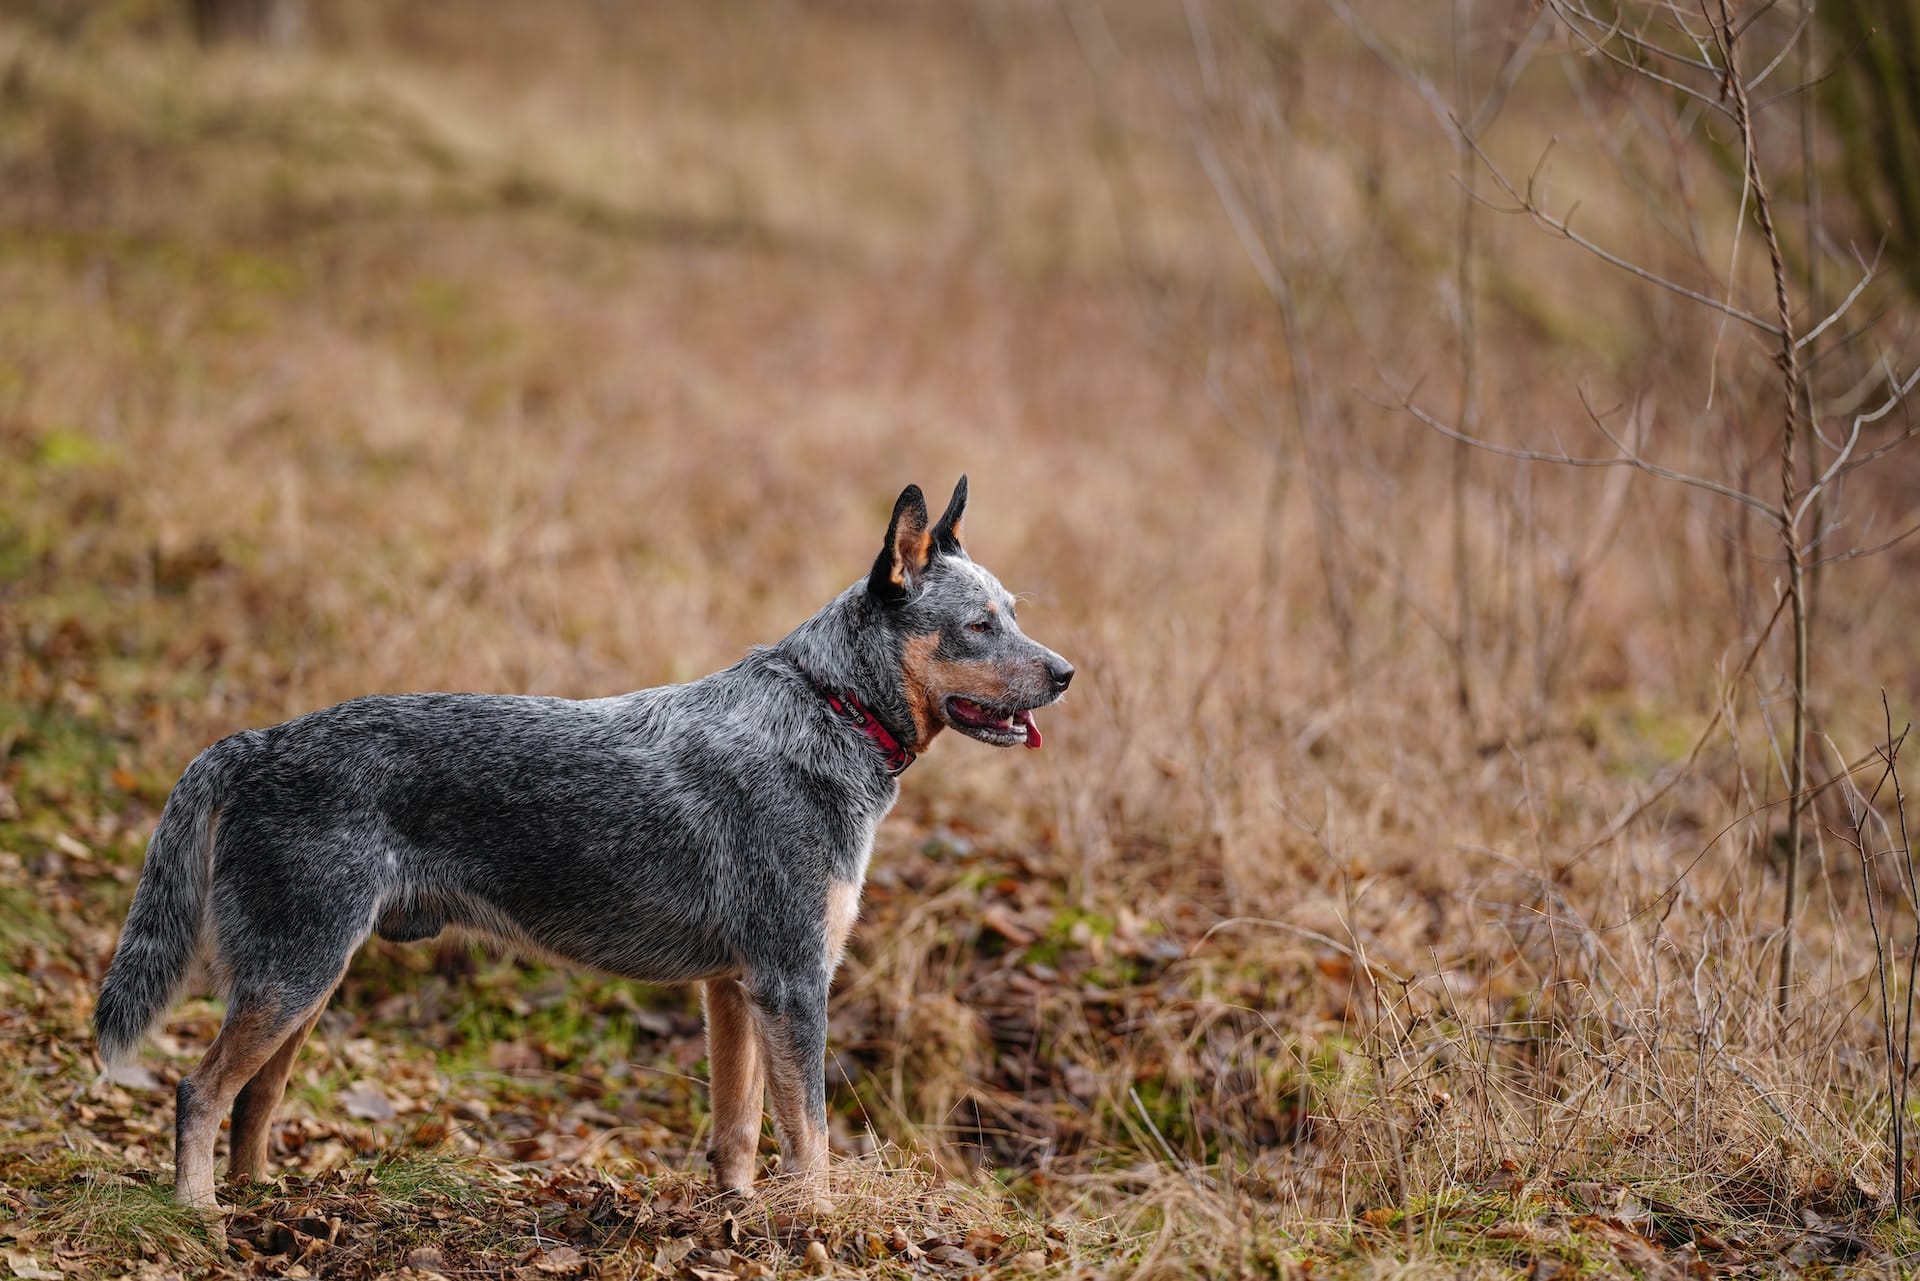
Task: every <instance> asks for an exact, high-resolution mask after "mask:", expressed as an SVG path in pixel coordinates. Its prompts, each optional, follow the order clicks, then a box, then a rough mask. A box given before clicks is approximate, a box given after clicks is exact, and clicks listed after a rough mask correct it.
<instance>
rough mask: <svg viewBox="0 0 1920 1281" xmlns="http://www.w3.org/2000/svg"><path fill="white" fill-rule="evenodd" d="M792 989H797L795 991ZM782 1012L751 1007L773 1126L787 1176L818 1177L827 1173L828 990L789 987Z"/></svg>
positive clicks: (796, 986) (820, 986)
mask: <svg viewBox="0 0 1920 1281" xmlns="http://www.w3.org/2000/svg"><path fill="white" fill-rule="evenodd" d="M796 988H797V989H798V990H796ZM785 997H786V1000H785V1001H784V1002H782V1005H781V1007H779V1008H773V1009H769V1008H767V1007H765V1006H763V1005H757V1004H756V1005H755V1006H753V1007H752V1008H753V1015H754V1025H755V1027H756V1028H757V1029H758V1030H759V1033H760V1053H761V1056H762V1058H764V1059H765V1061H766V1073H767V1087H768V1093H769V1095H770V1096H771V1098H772V1099H773V1127H774V1130H775V1131H776V1132H777V1133H778V1134H779V1135H780V1156H781V1166H782V1168H783V1169H785V1170H786V1172H787V1173H788V1174H799V1175H806V1176H808V1177H809V1178H816V1177H817V1178H821V1179H822V1181H823V1182H824V1176H825V1174H826V1171H827V1098H826V1085H827V1082H826V1049H827V991H826V981H825V979H824V977H822V978H821V980H820V981H819V986H818V989H817V991H816V990H810V989H809V988H804V987H799V985H795V988H789V989H788V990H787V992H786V993H785Z"/></svg>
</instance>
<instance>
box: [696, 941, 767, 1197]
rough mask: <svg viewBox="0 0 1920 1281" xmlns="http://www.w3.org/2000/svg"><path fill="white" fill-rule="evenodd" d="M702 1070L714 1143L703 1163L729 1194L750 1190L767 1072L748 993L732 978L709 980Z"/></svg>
mask: <svg viewBox="0 0 1920 1281" xmlns="http://www.w3.org/2000/svg"><path fill="white" fill-rule="evenodd" d="M705 989H706V991H705V994H706V1007H707V1066H708V1070H709V1072H710V1074H711V1076H712V1078H713V1079H712V1083H711V1090H710V1093H711V1097H712V1099H713V1145H712V1147H710V1148H709V1149H708V1150H707V1164H708V1165H710V1166H711V1167H712V1168H713V1181H714V1183H715V1184H716V1185H717V1186H719V1187H722V1188H726V1189H728V1190H729V1191H734V1192H745V1191H746V1190H747V1189H749V1188H751V1187H752V1186H753V1169H754V1164H755V1158H756V1156H757V1155H758V1153H759V1148H760V1106H761V1102H762V1100H763V1099H764V1097H765V1095H766V1088H767V1086H766V1074H765V1072H764V1071H763V1070H762V1067H761V1060H760V1043H759V1040H758V1037H757V1034H756V1033H755V1032H754V1028H753V1016H752V1015H751V1014H750V1013H749V1012H748V1009H747V994H746V992H745V991H744V990H742V989H741V987H740V984H739V983H738V982H736V981H735V980H733V979H708V980H707V982H706V985H705Z"/></svg>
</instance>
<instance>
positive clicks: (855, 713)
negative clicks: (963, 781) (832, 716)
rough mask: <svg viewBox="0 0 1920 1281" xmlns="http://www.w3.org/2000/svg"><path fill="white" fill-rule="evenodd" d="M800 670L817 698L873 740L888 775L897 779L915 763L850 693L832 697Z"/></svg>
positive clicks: (904, 749)
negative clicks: (883, 760)
mask: <svg viewBox="0 0 1920 1281" xmlns="http://www.w3.org/2000/svg"><path fill="white" fill-rule="evenodd" d="M801 670H802V673H803V674H804V675H805V676H806V678H807V680H808V682H809V683H810V684H812V686H813V688H814V689H815V690H816V691H818V692H819V695H820V697H822V698H824V699H826V700H827V706H828V707H831V708H832V709H833V710H834V712H835V713H836V714H837V715H838V716H839V717H840V719H842V720H844V721H849V722H851V723H853V724H855V725H858V726H859V727H860V729H861V730H862V731H863V732H864V733H865V734H866V736H867V737H868V738H870V739H872V740H873V743H874V746H875V747H878V748H879V749H880V751H881V752H882V753H883V754H884V755H885V756H886V758H887V773H888V775H890V776H891V777H894V778H898V777H900V775H902V774H904V773H905V772H906V769H907V766H909V765H911V764H913V762H914V760H915V757H914V754H913V753H912V752H910V751H908V750H907V749H906V748H904V747H902V746H901V745H900V740H899V739H897V738H895V737H894V736H893V734H892V733H891V732H890V731H889V730H888V729H887V727H886V726H885V725H882V724H881V723H880V718H879V717H877V716H875V715H874V714H873V713H872V712H870V711H868V710H867V709H866V708H864V707H862V706H861V705H860V700H859V699H857V698H855V697H854V696H853V694H852V693H851V692H847V693H838V694H836V693H835V692H834V691H832V690H830V689H828V688H827V687H826V686H825V685H823V684H821V683H820V682H819V681H818V680H816V679H814V675H813V673H812V672H808V671H806V670H805V669H804V668H803V669H801Z"/></svg>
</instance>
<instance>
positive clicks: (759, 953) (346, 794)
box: [94, 476, 1073, 1210]
mask: <svg viewBox="0 0 1920 1281" xmlns="http://www.w3.org/2000/svg"><path fill="white" fill-rule="evenodd" d="M966 502H967V481H966V477H964V476H963V477H961V478H960V483H959V485H958V486H956V487H955V489H954V491H953V500H952V501H951V502H950V503H949V504H948V506H947V509H946V512H945V513H944V514H943V515H942V516H941V517H940V519H939V520H938V521H937V522H931V523H930V522H929V518H928V512H927V505H926V500H925V499H924V498H923V497H922V496H921V493H920V489H919V487H918V486H912V485H910V486H908V487H907V489H906V490H905V492H903V493H902V494H901V495H900V499H899V501H898V502H896V503H895V504H894V508H893V519H892V522H891V523H890V524H889V525H888V527H887V537H886V542H885V544H884V545H883V546H882V547H881V549H880V554H879V556H878V557H877V558H876V559H875V561H874V563H873V568H872V570H871V572H870V573H868V574H867V576H866V577H865V578H863V579H861V580H860V581H858V582H856V583H854V584H853V585H852V586H851V587H848V588H847V589H846V590H845V591H843V592H841V593H840V595H839V596H837V597H835V598H834V600H833V601H832V602H831V603H829V604H828V605H827V607H826V608H825V609H822V610H821V611H820V612H819V613H817V614H815V615H814V616H813V617H812V618H809V619H808V620H807V621H806V622H804V623H802V624H801V625H800V626H799V627H798V628H796V629H795V630H794V631H793V633H792V634H791V635H789V636H788V637H787V638H786V639H785V640H783V641H781V642H780V643H779V644H777V645H773V646H770V647H766V648H756V649H754V650H753V651H752V652H750V653H749V654H748V655H747V656H746V657H745V658H743V659H741V660H740V661H739V662H737V663H735V664H734V665H733V666H732V667H729V668H727V669H726V670H725V671H721V672H716V673H714V674H713V675H711V676H708V677H705V678H704V679H702V680H697V681H694V682H692V683H690V684H685V685H668V686H662V687H660V688H656V689H645V690H640V691H639V692H637V693H631V694H620V695H616V696H614V697H611V698H596V699H587V700H584V701H573V700H570V699H562V698H534V697H517V696H509V695H499V694H407V695H378V696H374V697H370V698H359V699H354V700H353V701H351V702H346V703H341V704H339V705H338V706H335V707H329V708H327V709H325V710H323V711H317V712H312V713H310V714H308V715H305V716H301V717H299V718H297V719H295V720H291V721H288V722H286V723H285V724H282V725H276V726H273V727H272V728H270V729H255V730H246V731H243V732H241V733H238V734H234V735H232V736H231V737H229V738H225V739H222V740H221V741H220V742H218V743H216V744H214V745H213V746H212V747H210V748H208V749H207V750H206V751H204V752H202V753H201V754H200V756H199V757H198V758H197V759H196V760H195V761H194V762H193V763H192V764H191V765H189V766H188V767H187V771H186V773H185V774H184V775H182V776H181V778H180V781H179V782H178V783H177V784H176V785H175V786H174V789H173V794H172V796H170V797H169V798H168V800H167V804H166V808H165V809H164V810H163V811H162V813H161V815H160V822H159V825H158V827H157V828H156V829H155V831H154V834H153V839H152V842H151V843H150V844H149V845H148V846H147V857H146V865H145V868H144V869H143V870H142V872H141V875H140V884H139V888H138V890H137V891H136V892H135V894H134V897H133V907H132V909H131V910H130V911H129V912H128V914H127V923H126V927H125V929H124V930H123V931H122V932H121V935H120V942H119V946H118V947H117V948H116V949H115V951H114V954H113V963H112V965H111V967H110V968H109V969H108V971H107V976H106V979H105V981H104V982H103V983H102V985H101V989H100V999H99V1003H98V1005H97V1007H96V1009H95V1010H94V1027H95V1030H96V1032H97V1034H98V1039H99V1048H100V1053H101V1056H102V1058H103V1059H104V1060H105V1061H106V1062H107V1063H109V1064H115V1063H119V1062H123V1061H125V1060H126V1059H128V1058H130V1057H131V1056H132V1055H133V1054H134V1053H135V1052H136V1050H137V1049H138V1048H139V1045H140V1042H141V1040H142V1038H143V1037H144V1036H145V1035H146V1033H147V1032H148V1031H149V1030H150V1029H151V1028H152V1027H153V1026H154V1025H155V1024H156V1023H158V1022H159V1021H160V1019H161V1018H162V1017H164V1015H165V1013H166V1011H167V1008H168V1006H169V1005H170V1004H171V1003H172V1002H173V1000H174V999H175V998H176V996H177V995H178V994H179V992H180V990H181V989H182V987H183V986H184V985H185V984H186V982H187V981H188V979H189V977H190V975H191V973H192V972H193V971H194V969H195V963H196V961H198V960H202V959H204V961H205V962H207V967H208V972H209V973H210V975H211V977H212V979H213V981H214V983H215V984H216V985H217V987H218V988H219V989H220V990H221V991H223V992H224V994H225V996H226V1001H227V1006H226V1018H225V1021H224V1022H223V1023H222V1025H221V1028H220V1034H219V1036H218V1037H216V1038H215V1040H214V1042H213V1045H212V1047H211V1048H210V1049H209V1050H208V1051H207V1055H206V1057H205V1058H203V1059H202V1060H201V1061H200V1064H199V1066H198V1067H196V1068H195V1069H194V1070H193V1071H192V1073H190V1074H189V1075H188V1076H187V1077H185V1078H184V1079H183V1080H182V1081H181V1082H180V1086H179V1095H178V1097H179V1110H178V1114H177V1117H176V1122H175V1125H176V1132H175V1192H176V1195H177V1197H178V1198H179V1200H180V1201H181V1202H183V1203H185V1204H188V1205H193V1206H198V1207H202V1208H205V1209H209V1210H215V1209H217V1208H218V1207H217V1205H216V1203H215V1200H214V1181H213V1161H214V1140H215V1137H216V1136H217V1134H218V1132H219V1129H220V1118H221V1116H222V1115H223V1114H225V1113H226V1111H227V1109H228V1108H231V1109H232V1111H233V1132H232V1152H231V1158H230V1160H229V1163H228V1165H229V1169H228V1173H229V1177H230V1178H232V1179H235V1180H252V1179H258V1178H260V1177H261V1175H262V1171H263V1169H264V1166H265V1164H266V1158H267V1140H268V1135H269V1131H270V1122H271V1119H272V1116H273V1111H274V1108H275V1107H276V1106H277V1105H278V1104H279V1102H280V1098H281V1094H282V1093H283V1091H284V1090H285V1088H286V1083H287V1077H288V1074H289V1073H290V1072H291V1071H292V1068H293V1062H294V1058H295V1056H296V1055H297V1054H298V1053H299V1051H300V1047H301V1044H302V1043H303V1042H304V1041H305V1040H306V1037H307V1034H308V1033H309V1032H311V1031H312V1030H313V1026H314V1023H315V1021H316V1020H318V1018H319V1017H320V1011H321V1009H322V1008H323V1007H324V1006H325V1005H326V1003H327V999H328V997H329V996H330V995H331V994H332V992H333V990H334V988H335V986H336V985H337V984H338V983H339V982H340V979H341V975H342V974H343V973H344V972H345V970H346V967H347V962H348V960H349V958H351V957H352V955H353V953H354V951H355V949H357V948H358V947H359V946H360V944H361V943H362V942H364V941H365V940H366V938H367V936H368V935H369V934H379V935H380V936H381V937H383V938H387V939H394V940H400V941H405V940H411V939H424V938H430V937H432V936H433V935H435V934H438V933H439V932H440V931H441V930H442V929H444V928H448V927H455V928H459V929H463V930H468V931H472V932H474V933H477V934H480V935H484V936H488V937H491V938H493V939H496V940H499V941H502V942H504V943H505V944H507V945H509V946H513V947H520V948H526V949H529V950H531V951H533V952H535V953H538V954H544V955H548V956H555V957H561V958H564V959H565V960H567V961H570V962H573V963H575V964H578V965H583V966H588V967H590V968H592V969H596V970H602V971H605V972H607V973H609V974H616V975H621V976H624V977H627V978H632V979H640V980H643V981H646V982H650V983H683V982H699V983H702V984H704V989H705V990H704V996H705V1005H706V1022H707V1053H708V1062H709V1064H710V1066H711V1070H712V1083H711V1088H712V1101H713V1134H712V1146H711V1148H710V1150H709V1152H708V1158H709V1161H710V1162H711V1165H712V1175H713V1179H714V1181H715V1182H716V1183H717V1184H718V1185H719V1186H720V1187H722V1188H725V1189H729V1190H733V1191H739V1192H744V1191H746V1190H747V1189H748V1188H749V1187H751V1185H752V1183H753V1178H754V1167H755V1164H756V1150H757V1147H758V1143H759V1137H760V1109H761V1103H762V1098H763V1096H764V1095H765V1094H766V1093H767V1092H769V1091H770V1092H771V1095H772V1100H773V1120H774V1127H775V1131H776V1133H777V1135H778V1138H779V1141H780V1151H781V1154H782V1158H783V1163H784V1168H785V1169H786V1170H787V1171H788V1172H789V1173H794V1174H798V1175H802V1176H806V1177H808V1178H813V1179H817V1178H818V1177H819V1176H821V1175H823V1174H824V1172H825V1168H826V1160H827V1138H826V1133H827V1132H826V1120H827V1116H826V1082H825V1052H826V1040H827V988H828V984H829V983H830V981H831V980H832V977H833V972H834V969H835V967H836V966H837V965H838V964H839V961H840V954H841V951H842V949H843V948H844V947H845V945H846V940H847V932H848V930H849V929H850V928H851V927H852V925H853V922H854V918H855V916H856V915H857V914H858V913H859V910H860V889H861V885H862V883H863V881H864V878H865V876H866V871H867V859H868V856H869V855H870V853H871V852H872V849H873V833H874V827H875V826H876V825H877V824H878V823H879V822H880V820H881V818H882V817H884V816H885V814H886V813H887V811H888V810H889V809H891V808H892V806H893V803H894V800H895V798H896V797H897V796H898V795H899V783H898V781H897V780H898V778H899V775H900V773H901V771H903V770H904V769H906V768H907V766H908V765H910V764H912V762H913V759H914V756H915V755H916V754H917V753H918V752H920V751H922V750H924V749H925V748H926V746H927V743H928V742H929V741H930V740H931V739H932V738H933V737H934V736H935V735H936V734H938V733H939V732H940V730H941V729H942V727H944V726H952V727H953V728H954V729H956V730H958V731H959V732H960V733H962V734H965V735H966V736H967V737H969V738H977V739H979V740H980V741H981V742H984V743H993V744H996V745H999V746H1003V747H1005V746H1012V745H1015V744H1025V745H1026V746H1028V747H1038V746H1039V745H1040V730H1039V728H1038V727H1037V726H1036V725H1035V724H1034V719H1033V713H1034V710H1035V709H1036V708H1040V707H1045V706H1046V705H1047V704H1049V703H1052V702H1054V701H1056V700H1057V699H1059V697H1060V696H1061V694H1062V693H1064V692H1065V691H1066V688H1067V685H1068V682H1070V681H1071V680H1072V679H1073V668H1072V666H1071V665H1069V664H1068V663H1067V661H1066V660H1065V659H1063V658H1061V657H1060V655H1058V654H1056V653H1054V652H1053V651H1052V650H1050V649H1048V648H1046V647H1045V646H1043V645H1040V644H1038V643H1037V642H1035V641H1032V640H1029V639H1028V638H1027V637H1026V636H1024V635H1023V634H1022V633H1021V631H1020V626H1019V624H1018V623H1017V622H1016V621H1015V617H1014V599H1013V597H1012V596H1011V595H1009V594H1008V593H1007V591H1006V589H1004V588H1003V587H1001V586H1000V583H999V581H998V580H997V579H995V578H994V576H993V575H992V574H990V573H988V572H987V571H986V570H984V569H982V568H980V566H978V565H976V564H974V562H973V560H972V559H971V558H970V557H969V556H968V555H967V552H966V548H965V546H964V544H963V542H962V539H961V533H960V525H961V516H962V514H963V513H964V511H965V509H966Z"/></svg>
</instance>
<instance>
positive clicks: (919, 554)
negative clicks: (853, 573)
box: [867, 485, 933, 604]
mask: <svg viewBox="0 0 1920 1281" xmlns="http://www.w3.org/2000/svg"><path fill="white" fill-rule="evenodd" d="M932 555H933V534H932V532H931V531H929V530H928V529H927V500H926V498H924V497H923V496H922V495H921V493H920V486H918V485H908V486H907V487H906V488H905V489H903V490H901V491H900V500H899V501H898V502H896V503H895V504H894V505H893V521H892V523H890V524H889V525H888V526H887V541H886V543H885V544H883V545H882V546H881V548H880V554H879V555H878V556H876V557H875V558H874V561H873V573H872V574H871V575H869V576H868V578H867V594H868V595H869V596H872V597H873V598H874V599H875V600H879V601H885V602H887V603H889V604H891V603H893V602H896V601H899V600H902V599H904V598H905V596H906V595H907V593H908V592H909V591H911V590H912V589H913V585H914V584H915V583H917V582H919V581H920V575H922V574H924V573H925V572H926V570H927V559H928V557H930V556H932Z"/></svg>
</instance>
